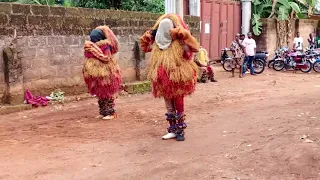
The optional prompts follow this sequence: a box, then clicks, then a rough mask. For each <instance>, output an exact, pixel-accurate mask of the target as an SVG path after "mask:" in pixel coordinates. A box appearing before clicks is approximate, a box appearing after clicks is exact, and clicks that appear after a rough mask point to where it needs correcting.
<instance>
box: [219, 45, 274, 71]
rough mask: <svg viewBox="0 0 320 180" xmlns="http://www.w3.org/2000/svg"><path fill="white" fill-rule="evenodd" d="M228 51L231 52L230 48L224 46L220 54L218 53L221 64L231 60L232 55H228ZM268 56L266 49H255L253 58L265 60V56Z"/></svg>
mask: <svg viewBox="0 0 320 180" xmlns="http://www.w3.org/2000/svg"><path fill="white" fill-rule="evenodd" d="M228 52H230V54H231V50H230V49H229V48H224V49H222V50H221V55H220V62H221V64H222V65H223V63H224V62H225V61H227V60H231V59H232V56H231V55H228ZM268 57H269V53H268V52H267V51H257V52H256V55H255V59H260V60H262V61H264V62H266V61H267V58H268ZM225 70H226V71H231V70H227V69H225Z"/></svg>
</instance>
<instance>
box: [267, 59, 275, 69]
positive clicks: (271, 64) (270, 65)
mask: <svg viewBox="0 0 320 180" xmlns="http://www.w3.org/2000/svg"><path fill="white" fill-rule="evenodd" d="M274 61H275V60H270V61H269V62H268V68H272V67H273V63H274Z"/></svg>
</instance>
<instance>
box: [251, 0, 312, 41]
mask: <svg viewBox="0 0 320 180" xmlns="http://www.w3.org/2000/svg"><path fill="white" fill-rule="evenodd" d="M309 5H313V7H314V5H315V0H297V2H295V1H294V0H278V1H277V4H276V6H275V15H276V17H277V18H278V19H279V20H287V19H289V18H290V14H291V12H295V13H296V15H297V17H298V18H304V17H305V16H304V15H303V14H302V13H301V12H302V11H301V9H302V8H305V9H307V7H309ZM252 9H253V15H252V28H253V33H254V34H255V35H257V36H258V35H260V34H261V30H262V23H261V18H267V17H269V16H270V14H271V12H272V0H262V1H260V0H254V1H253V7H252Z"/></svg>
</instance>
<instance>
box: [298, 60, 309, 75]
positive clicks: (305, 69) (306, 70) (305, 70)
mask: <svg viewBox="0 0 320 180" xmlns="http://www.w3.org/2000/svg"><path fill="white" fill-rule="evenodd" d="M306 65H307V68H304V69H303V68H301V69H300V71H301V72H304V73H308V72H310V71H311V69H312V64H311V62H310V61H306Z"/></svg>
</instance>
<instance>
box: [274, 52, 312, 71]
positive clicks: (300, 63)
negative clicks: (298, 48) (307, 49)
mask: <svg viewBox="0 0 320 180" xmlns="http://www.w3.org/2000/svg"><path fill="white" fill-rule="evenodd" d="M311 57H312V55H304V54H298V53H297V52H290V51H288V50H287V51H285V52H284V58H283V59H277V60H275V61H274V63H273V69H274V70H276V71H281V70H283V69H294V70H295V71H296V70H300V71H301V72H304V73H308V72H310V71H311V68H312V63H311V61H310V58H311Z"/></svg>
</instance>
